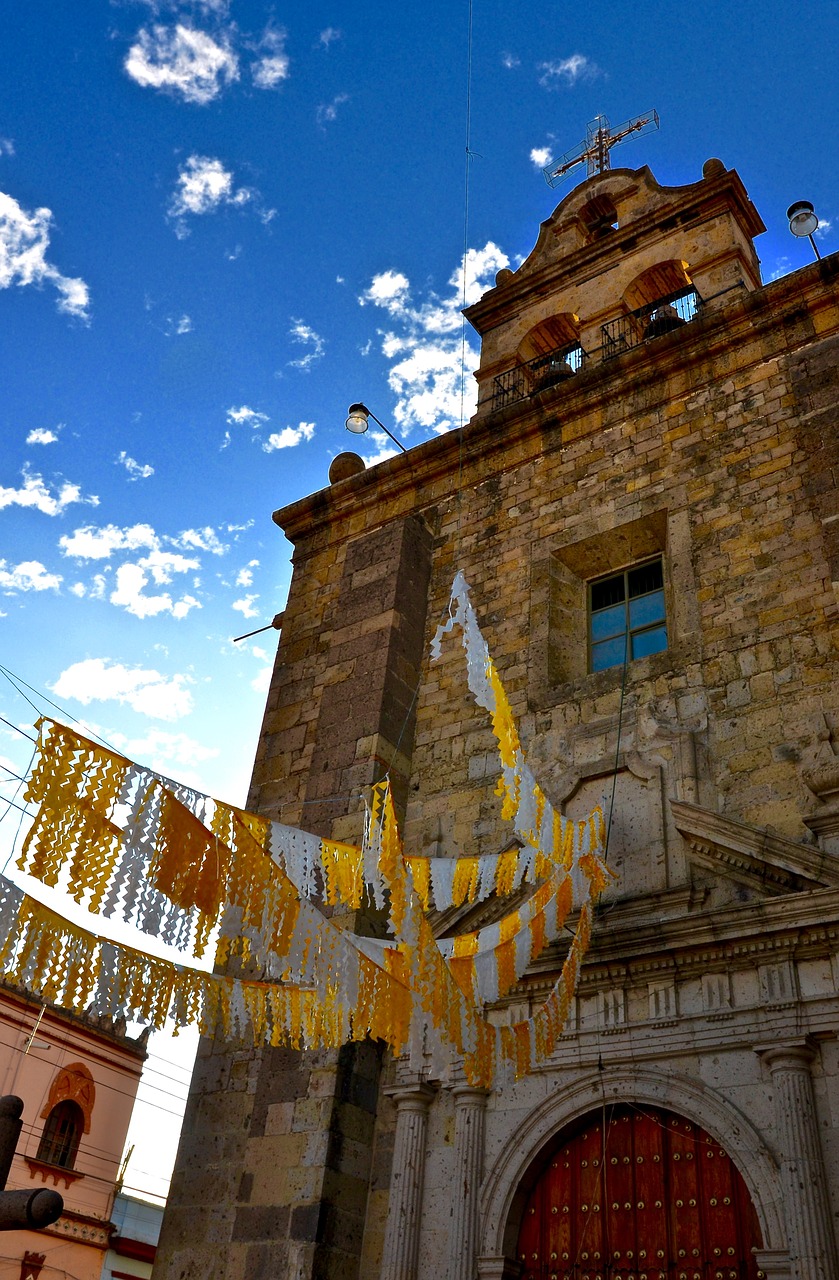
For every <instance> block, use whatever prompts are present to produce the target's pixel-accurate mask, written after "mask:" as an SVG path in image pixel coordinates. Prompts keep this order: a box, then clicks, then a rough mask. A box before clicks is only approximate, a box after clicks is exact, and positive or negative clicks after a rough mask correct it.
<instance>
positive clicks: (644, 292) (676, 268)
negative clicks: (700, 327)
mask: <svg viewBox="0 0 839 1280" xmlns="http://www.w3.org/2000/svg"><path fill="white" fill-rule="evenodd" d="M621 301H622V303H623V306H624V308H625V311H624V314H623V315H621V316H618V317H617V319H615V320H610V321H609V322H608V323H607V324H604V325H603V326H602V327H601V334H602V337H603V359H604V360H608V359H610V358H611V357H612V356H616V355H620V354H621V352H623V351H630V350H632V348H633V347H637V346H639V345H640V344H641V343H642V342H649V341H650V339H652V338H660V337H663V336H664V334H666V333H673V332H674V331H675V330H677V329H681V328H682V326H683V325H685V324H687V323H688V321H690V320H693V319H694V318H695V316H696V315H697V313H698V311H699V308H700V306H701V303H702V299H701V298H700V297H699V294H698V293H697V292H696V289H695V288H694V286H693V282H692V280H691V278H690V272H689V271H688V264H687V263H686V262H682V261H680V260H679V259H677V258H672V259H669V260H667V261H665V262H657V263H656V264H655V266H653V267H648V268H647V270H646V271H642V272H641V274H640V275H638V276H636V277H635V279H634V280H633V281H632V283H631V284H630V285H629V287H628V288H627V289H626V290H625V291H624V294H623V297H622V299H621Z"/></svg>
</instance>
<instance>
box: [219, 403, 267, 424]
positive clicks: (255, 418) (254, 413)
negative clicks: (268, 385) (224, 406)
mask: <svg viewBox="0 0 839 1280" xmlns="http://www.w3.org/2000/svg"><path fill="white" fill-rule="evenodd" d="M227 421H228V422H229V424H230V425H231V426H232V427H234V426H235V427H253V428H254V429H256V428H257V427H261V426H263V425H264V423H266V422H268V421H269V418H268V414H267V413H261V412H260V411H259V409H251V408H249V406H248V405H246V404H241V405H239V408H238V409H237V408H235V407H234V406H231V407H230V408H229V409H228V410H227Z"/></svg>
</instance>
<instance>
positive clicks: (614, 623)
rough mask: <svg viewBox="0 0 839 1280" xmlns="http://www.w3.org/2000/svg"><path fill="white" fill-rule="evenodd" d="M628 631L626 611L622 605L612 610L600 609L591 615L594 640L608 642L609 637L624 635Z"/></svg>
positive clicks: (614, 606)
mask: <svg viewBox="0 0 839 1280" xmlns="http://www.w3.org/2000/svg"><path fill="white" fill-rule="evenodd" d="M625 630H626V609H625V607H624V606H623V605H622V604H615V605H612V607H611V609H600V610H599V612H597V613H593V614H592V615H591V638H592V640H606V639H607V638H608V637H609V636H618V635H622V634H623V632H624V631H625Z"/></svg>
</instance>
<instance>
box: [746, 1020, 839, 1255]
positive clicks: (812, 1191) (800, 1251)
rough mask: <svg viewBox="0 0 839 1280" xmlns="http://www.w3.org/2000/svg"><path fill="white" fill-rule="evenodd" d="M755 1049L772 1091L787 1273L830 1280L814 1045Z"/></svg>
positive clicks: (831, 1248)
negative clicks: (812, 1067)
mask: <svg viewBox="0 0 839 1280" xmlns="http://www.w3.org/2000/svg"><path fill="white" fill-rule="evenodd" d="M758 1053H760V1055H761V1057H762V1059H763V1061H764V1062H765V1064H766V1066H767V1067H768V1068H769V1071H770V1073H771V1076H772V1085H773V1088H774V1092H775V1128H776V1132H777V1138H778V1146H779V1148H780V1150H781V1155H782V1164H781V1185H782V1187H783V1189H784V1205H785V1209H786V1219H787V1237H788V1240H789V1256H790V1262H791V1264H792V1272H791V1273H792V1275H794V1276H795V1278H796V1280H833V1277H835V1276H837V1275H839V1258H837V1253H836V1241H835V1239H834V1236H833V1227H832V1223H831V1216H830V1205H829V1203H828V1198H827V1178H826V1176H825V1168H824V1161H823V1158H822V1149H821V1144H820V1141H819V1131H818V1125H817V1123H816V1107H815V1098H814V1096H813V1079H812V1076H811V1074H810V1063H811V1062H812V1060H813V1058H814V1057H815V1056H816V1054H815V1049H814V1048H813V1047H812V1046H811V1045H809V1044H808V1043H806V1042H804V1043H800V1044H786V1045H775V1046H772V1047H771V1048H768V1049H758ZM767 1274H771V1273H767Z"/></svg>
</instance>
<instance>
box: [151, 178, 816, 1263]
mask: <svg viewBox="0 0 839 1280" xmlns="http://www.w3.org/2000/svg"><path fill="white" fill-rule="evenodd" d="M763 230H764V227H763V223H762V222H761V219H760V216H759V215H758V213H757V211H756V210H755V208H754V206H753V205H752V203H751V201H750V200H749V198H748V195H747V192H746V190H745V188H744V185H743V182H742V181H741V179H740V177H739V176H738V174H737V173H736V172H735V171H734V170H730V169H727V168H726V167H725V166H724V165H723V164H722V163H721V162H720V161H719V160H709V161H708V162H707V163H706V164H705V166H704V168H703V170H702V176H701V178H699V179H698V180H697V181H695V182H691V183H689V184H687V185H684V186H679V187H667V186H662V185H660V184H659V183H658V182H657V181H656V179H655V178H654V177H653V175H652V173H651V172H650V170H649V169H647V168H645V167H644V168H639V169H635V170H631V169H625V168H620V169H611V170H608V171H606V172H601V173H595V174H593V175H592V176H591V177H589V178H588V179H587V180H586V181H584V182H582V183H581V184H580V185H579V186H578V187H576V188H575V189H574V190H573V191H571V192H570V193H569V194H568V195H567V196H566V197H565V198H564V199H563V200H562V201H561V202H560V204H559V205H558V206H557V208H556V209H555V211H554V213H553V214H552V215H551V216H550V217H549V218H548V219H547V220H546V221H545V222H544V223H543V224H542V226H541V228H540V229H539V232H538V238H537V240H536V244H535V247H534V248H533V250H532V252H531V253H530V255H529V256H528V257H527V258H526V260H525V261H524V262H523V263H522V264H521V266H520V267H519V268H518V270H516V271H514V272H513V271H502V272H500V273H499V275H498V278H497V281H496V285H495V287H494V288H492V289H491V290H489V292H488V293H486V294H485V295H484V296H483V297H482V298H481V299H480V300H479V301H478V302H476V303H475V304H474V305H472V306H471V307H469V308H468V310H467V316H468V319H469V320H470V322H471V323H472V324H473V326H474V327H475V329H476V330H477V332H478V333H479V334H480V337H481V356H480V365H479V368H478V370H477V373H476V378H477V382H478V405H477V412H476V413H475V415H474V416H473V418H472V419H471V421H469V422H468V423H467V424H466V426H465V427H464V428H463V429H462V431H455V432H452V433H450V434H449V435H446V436H441V437H436V438H433V439H430V440H426V441H424V442H423V443H420V444H418V445H417V446H415V447H414V448H412V449H410V451H409V452H408V453H407V454H405V455H400V456H398V457H395V458H391V459H389V460H387V461H385V462H383V463H380V464H379V465H378V466H375V467H372V468H369V469H367V470H358V469H357V468H348V472H341V471H340V470H339V471H338V472H336V475H335V480H334V483H332V484H331V485H330V486H329V487H328V488H326V489H324V490H322V491H321V492H319V493H317V494H314V495H312V496H310V497H308V498H306V499H304V500H302V501H300V502H297V503H294V504H292V505H290V506H288V507H285V508H283V509H282V510H280V511H277V512H276V513H275V515H274V520H275V522H276V523H277V525H278V526H279V527H280V529H281V530H282V531H283V532H284V533H285V535H286V537H287V538H288V539H289V540H290V542H291V543H292V545H293V547H294V575H293V579H292V584H291V590H290V594H289V599H288V604H287V607H286V612H285V622H284V628H283V633H282V638H281V641H280V645H279V649H278V653H277V659H276V664H275V668H274V674H273V679H272V683H271V689H270V692H269V695H268V701H267V705H266V713H265V720H264V723H263V728H262V734H261V737H260V742H259V748H258V751H257V759H256V765H255V768H254V775H253V784H252V790H251V797H250V803H251V806H252V807H253V808H255V809H257V810H259V811H260V812H263V813H265V814H267V815H268V816H270V817H272V818H275V819H278V820H280V821H282V822H285V823H289V824H293V825H299V826H301V827H303V828H305V829H307V830H311V831H315V832H318V833H321V834H323V835H328V836H332V837H334V838H338V839H347V840H354V839H357V838H358V836H359V835H360V831H361V822H362V794H363V792H364V788H365V787H367V786H369V785H370V784H371V783H372V782H374V781H375V780H377V779H378V778H379V777H381V776H382V774H383V772H385V771H389V772H390V774H391V777H392V778H393V779H394V782H395V787H396V792H397V797H398V801H399V805H400V808H401V815H402V817H403V819H404V834H405V842H406V847H407V849H408V850H409V852H410V853H411V854H412V855H415V856H421V855H423V854H427V855H431V854H434V855H436V856H449V855H450V856H457V855H459V854H467V853H468V854H491V853H495V852H498V851H499V850H501V849H503V848H504V847H506V846H505V841H509V827H508V824H506V823H505V821H504V820H503V818H502V816H501V813H500V810H499V802H498V798H497V796H496V794H495V781H496V755H495V749H494V740H493V736H492V732H491V726H490V725H489V724H488V723H487V719H486V716H485V715H484V713H483V712H482V711H481V710H480V708H478V707H476V706H475V703H474V701H473V700H472V699H471V697H470V695H469V693H468V689H467V686H466V676H465V672H464V670H463V661H462V654H461V653H460V652H458V650H457V646H456V645H453V646H452V647H451V648H450V649H449V650H447V651H446V652H444V654H443V656H442V657H441V660H440V661H439V662H435V663H432V662H431V661H430V658H429V651H428V646H429V641H430V638H431V636H432V635H433V633H434V630H435V628H436V625H437V623H438V621H439V620H440V618H441V617H442V616H444V615H445V613H446V610H447V607H448V602H449V593H450V590H451V584H452V579H453V577H454V574H455V572H456V571H457V570H461V571H462V572H463V573H464V574H465V576H466V578H467V580H468V582H469V584H470V586H471V591H472V599H473V602H474V605H475V608H476V610H477V613H478V615H479V617H480V619H481V626H482V629H483V632H484V634H485V636H486V639H487V642H488V644H489V647H490V650H491V652H492V655H493V659H494V661H495V663H496V666H497V668H498V670H499V672H500V674H501V677H502V679H503V681H504V684H505V688H506V690H507V692H508V695H509V697H510V702H511V705H512V709H513V713H514V715H515V717H516V720H517V724H518V727H519V733H520V736H521V740H522V743H523V745H524V748H525V750H526V752H527V756H528V760H529V763H530V766H531V768H532V769H533V771H534V773H535V774H536V776H537V778H538V780H539V782H540V785H541V786H542V788H543V790H544V791H545V793H546V794H547V795H548V797H549V798H550V800H551V802H552V804H553V805H554V806H555V808H556V809H558V810H560V811H562V812H563V813H565V814H567V815H568V816H570V817H573V818H576V817H580V816H582V815H584V814H585V813H587V812H588V811H589V810H590V809H591V807H592V806H593V805H594V804H597V803H602V804H603V805H604V806H605V808H606V810H607V812H608V814H609V830H610V834H609V848H608V853H607V860H608V861H609V863H610V865H611V866H612V868H613V869H614V870H615V871H616V873H617V875H618V877H619V878H618V880H617V882H616V884H615V886H614V887H613V888H610V889H609V890H608V891H607V893H606V894H605V895H604V897H603V899H602V901H601V905H600V908H599V910H598V915H597V921H596V925H595V929H594V933H593V938H592V945H591V948H590V951H589V953H588V956H587V959H586V962H585V964H584V966H583V970H582V976H581V980H580V983H579V987H578V989H577V992H576V998H575V1001H574V1006H573V1011H572V1014H571V1016H570V1018H569V1020H568V1023H567V1025H566V1028H565V1033H564V1034H563V1036H562V1038H561V1040H560V1042H559V1044H558V1045H557V1048H556V1050H555V1052H554V1053H553V1055H552V1056H551V1058H550V1060H549V1061H547V1062H545V1063H543V1064H542V1065H540V1067H539V1069H538V1071H537V1072H535V1073H533V1074H531V1075H525V1076H523V1077H522V1078H521V1079H519V1080H517V1081H515V1082H514V1083H511V1084H506V1085H504V1087H498V1088H495V1089H492V1090H486V1091H482V1090H474V1089H470V1088H467V1087H466V1086H465V1084H464V1082H463V1080H461V1079H460V1078H459V1077H458V1076H457V1073H456V1072H455V1074H454V1075H453V1076H452V1077H451V1078H446V1079H440V1078H437V1077H436V1076H435V1075H434V1073H433V1071H432V1069H431V1066H430V1064H428V1065H427V1068H426V1069H425V1070H423V1071H421V1072H419V1073H418V1072H417V1071H416V1070H415V1069H412V1068H411V1067H410V1066H409V1064H408V1063H407V1062H405V1061H401V1060H399V1061H393V1060H391V1059H390V1058H388V1057H387V1055H384V1054H383V1053H382V1051H381V1047H380V1046H377V1045H374V1044H372V1043H365V1044H360V1045H351V1046H347V1047H345V1048H344V1049H342V1050H341V1051H338V1052H334V1053H325V1052H321V1053H306V1052H300V1051H297V1050H293V1049H289V1048H278V1049H271V1048H265V1047H262V1046H257V1047H253V1046H251V1045H244V1044H231V1043H228V1042H225V1041H223V1040H222V1039H217V1040H215V1041H209V1040H208V1041H206V1042H205V1043H204V1044H203V1045H202V1047H201V1051H200V1053H199V1059H198V1064H197V1066H196V1072H195V1076H194V1079H193V1083H192V1090H191V1095H190V1102H189V1108H188V1111H187V1119H186V1124H185V1128H184V1135H183V1138H182V1142H181V1148H180V1152H179V1156H178V1164H177V1168H176V1173H175V1179H174V1182H173V1186H172V1194H171V1198H170V1203H169V1206H168V1209H167V1214H166V1219H165V1223H164V1229H163V1235H162V1237H161V1243H160V1248H159V1252H158V1262H157V1264H156V1269H155V1277H156V1280H186V1278H187V1277H188V1278H189V1280H245V1278H247V1280H267V1278H268V1277H271V1280H274V1277H277V1276H283V1277H293V1278H294V1280H304V1278H306V1280H308V1278H309V1277H311V1278H312V1280H315V1278H317V1280H357V1277H359V1276H362V1275H363V1276H365V1277H370V1278H371V1280H439V1278H440V1276H441V1273H443V1272H445V1273H446V1276H447V1277H448V1280H474V1278H475V1276H479V1277H481V1278H482V1280H513V1278H514V1277H519V1278H521V1280H586V1278H587V1280H606V1278H607V1277H608V1278H609V1280H616V1277H618V1276H620V1277H622V1278H623V1280H641V1277H642V1276H644V1277H647V1280H672V1278H673V1277H679V1280H708V1278H709V1277H714V1280H731V1278H734V1280H759V1277H768V1278H770V1280H782V1278H783V1280H789V1278H790V1277H795V1278H796V1280H828V1278H830V1280H833V1277H835V1276H837V1275H839V1261H837V1254H836V1241H835V1235H834V1220H835V1217H836V1215H837V1213H839V1199H837V1187H839V1132H837V1127H836V1124H835V1122H834V1120H833V1119H832V1114H833V1113H832V1111H831V1103H830V1097H831V1093H835V1090H836V1088H837V1085H839V1051H837V1047H836V1046H837V1044H839V1039H838V1038H837V1037H839V999H837V995H836V991H837V981H838V980H839V964H838V963H837V954H839V861H837V853H836V847H837V837H836V832H837V830H839V826H838V825H837V818H836V811H837V807H838V806H837V803H836V791H837V788H836V785H835V784H836V776H839V769H837V768H834V767H833V763H834V762H835V760H836V759H837V758H839V753H837V750H836V747H835V740H836V735H837V734H839V700H838V699H837V694H836V689H837V654H836V624H837V617H838V616H839V612H838V611H837V598H836V594H835V591H836V584H837V583H839V496H837V484H836V478H837V476H839V444H837V441H839V433H837V431H836V422H837V413H839V407H838V406H839V372H837V370H839V360H837V355H838V354H839V261H837V257H836V256H835V255H834V256H831V257H827V258H825V259H823V260H822V261H820V262H817V263H812V264H810V265H808V266H805V267H804V268H802V269H800V270H798V271H796V272H794V273H792V274H791V275H789V276H786V277H784V278H782V279H779V280H775V281H773V282H771V283H769V284H763V283H762V281H761V276H760V270H759V263H758V258H757V255H756V252H755V248H754V239H755V237H757V236H758V235H759V234H760V233H761V232H762V231H763ZM503 910H504V907H503V903H502V904H500V905H499V904H498V903H496V902H493V901H488V902H485V903H482V904H479V905H478V906H472V907H469V906H468V905H467V906H464V907H463V908H458V909H451V910H449V911H448V912H446V913H442V914H441V915H440V917H439V918H436V919H435V927H436V928H437V930H438V934H441V933H444V934H446V935H448V936H451V935H452V934H457V933H458V932H460V931H462V930H464V929H467V930H468V929H475V928H478V927H479V926H481V925H483V924H486V923H489V922H492V921H493V920H494V919H496V918H497V915H498V914H499V913H500V912H501V911H503ZM355 927H359V928H361V927H371V928H372V927H375V922H371V921H367V922H363V921H357V922H355ZM562 959H563V953H562V947H561V945H560V944H559V943H557V944H554V945H553V946H552V947H551V948H548V949H547V950H546V951H545V952H543V953H542V954H541V955H540V956H539V958H538V959H536V960H534V961H533V962H532V963H531V965H530V967H529V968H528V969H527V971H526V972H525V974H524V975H523V977H522V978H521V980H520V981H519V982H518V983H517V984H516V985H515V987H513V989H512V990H511V991H510V992H509V993H508V995H507V996H505V997H504V999H503V1000H500V1001H498V1002H497V1003H496V1004H494V1005H493V1006H491V1007H490V1008H488V1009H487V1010H486V1016H487V1018H488V1019H489V1020H490V1021H493V1022H495V1023H496V1024H497V1025H499V1024H503V1023H505V1022H507V1023H516V1022H521V1021H522V1020H526V1019H527V1018H528V1017H530V1016H531V1015H532V1014H533V1013H534V1011H535V1010H537V1009H538V1008H539V1007H540V1004H541V1003H542V1002H544V1000H545V998H546V995H547V993H548V991H549V990H550V989H551V986H552V984H553V982H554V980H555V978H556V974H557V972H558V970H559V968H560V967H561V964H562Z"/></svg>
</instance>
